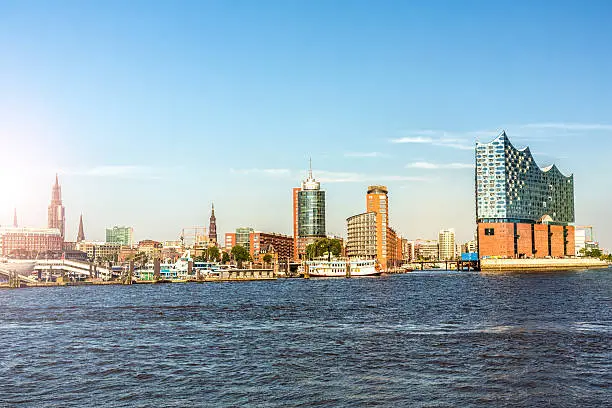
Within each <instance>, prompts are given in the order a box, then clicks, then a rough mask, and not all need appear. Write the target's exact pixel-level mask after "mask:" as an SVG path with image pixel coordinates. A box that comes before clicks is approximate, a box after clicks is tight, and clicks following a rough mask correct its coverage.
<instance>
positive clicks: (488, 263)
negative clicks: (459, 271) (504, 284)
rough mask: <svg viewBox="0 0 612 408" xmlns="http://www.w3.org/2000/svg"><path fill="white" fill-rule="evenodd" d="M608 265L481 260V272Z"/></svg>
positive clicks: (571, 260) (592, 261) (578, 261)
mask: <svg viewBox="0 0 612 408" xmlns="http://www.w3.org/2000/svg"><path fill="white" fill-rule="evenodd" d="M608 266H609V265H608V263H607V262H605V261H600V260H599V259H592V258H564V259H481V260H480V269H481V271H482V272H489V273H492V272H507V271H518V272H521V271H524V272H532V271H547V270H551V271H552V270H569V269H593V268H608Z"/></svg>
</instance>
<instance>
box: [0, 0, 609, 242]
mask: <svg viewBox="0 0 612 408" xmlns="http://www.w3.org/2000/svg"><path fill="white" fill-rule="evenodd" d="M611 18H612V3H611V2H608V1H589V2H581V1H575V2H565V1H554V2H552V1H551V2H547V1H538V2H532V1H525V2H522V1H507V2H506V1H495V2H491V1H461V2H458V1H410V2H407V1H357V0H356V1H348V0H326V1H315V0H313V1H294V0H288V1H263V0H258V1H230V0H228V1H210V2H209V1H161V0H160V1H138V0H135V1H129V2H126V1H61V0H58V1H54V2H49V1H28V0H25V1H7V0H0V224H2V225H7V224H10V223H12V216H13V209H14V208H17V212H18V217H19V223H20V225H27V226H46V217H47V215H46V212H47V206H48V204H49V201H50V198H51V186H52V184H53V182H54V178H55V173H56V172H57V173H59V178H60V183H61V185H62V189H63V200H64V205H65V207H66V219H67V225H66V229H67V239H71V240H74V239H75V237H76V234H77V228H78V219H79V215H80V214H83V220H84V224H85V234H86V237H87V238H88V239H92V240H103V239H104V228H105V227H109V226H113V225H130V226H133V227H134V234H135V239H136V240H140V239H147V238H150V239H157V240H173V239H178V237H179V236H180V233H181V229H182V228H188V227H192V226H201V225H208V218H209V216H210V206H211V203H213V202H214V204H215V213H216V216H217V225H218V227H217V230H218V232H219V233H220V239H221V237H222V235H221V234H223V233H225V232H228V231H233V230H234V229H235V228H236V227H240V226H251V227H253V228H255V229H257V230H261V231H268V232H280V233H286V234H291V229H292V201H291V200H292V196H291V188H292V187H297V186H299V183H300V181H301V180H302V179H303V178H304V177H305V176H306V174H307V168H308V159H309V158H312V165H313V172H314V176H315V178H317V179H319V180H320V181H321V183H322V188H323V189H324V190H325V191H326V196H327V230H328V232H329V233H334V234H337V235H342V236H345V235H346V218H347V217H349V216H351V215H354V214H357V213H361V212H364V211H365V194H366V189H367V186H368V185H370V184H384V185H387V186H388V188H389V206H390V225H392V226H393V227H394V228H395V229H396V230H397V231H398V232H399V233H400V234H401V235H403V236H404V237H406V238H409V239H416V238H426V239H427V238H429V239H434V238H437V233H438V231H439V230H440V229H443V228H455V230H456V232H457V240H458V241H467V240H469V239H471V238H472V236H473V233H474V229H475V224H474V217H475V215H474V213H475V210H474V206H475V204H474V201H475V200H474V169H473V163H474V150H473V147H474V143H475V142H476V141H477V140H479V141H489V140H491V139H493V138H494V137H495V136H497V134H498V133H499V132H500V131H501V130H506V132H507V134H508V136H509V138H510V140H511V142H512V143H513V144H514V145H515V146H516V147H519V148H520V147H524V146H530V148H531V151H532V152H533V154H534V157H535V159H536V161H537V162H538V164H539V165H540V166H541V167H544V166H547V165H549V164H552V163H556V164H557V165H558V167H559V168H560V169H561V171H562V172H564V173H566V174H570V173H573V174H574V177H575V189H576V190H575V194H576V199H575V205H576V224H578V225H593V226H594V233H595V237H596V239H598V240H599V241H600V243H601V246H603V247H605V248H608V249H611V248H612V217H610V215H611V211H612V210H611V207H612V205H611V204H612V181H611V179H612V178H611V177H610V175H612V160H610V158H611V156H610V155H611V152H612V115H611V112H612V76H611V75H610V72H612V54H611V53H610V40H611V39H612V26H611V25H610V24H609V21H610V19H611Z"/></svg>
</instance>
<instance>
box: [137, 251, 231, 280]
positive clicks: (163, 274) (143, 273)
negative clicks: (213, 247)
mask: <svg viewBox="0 0 612 408" xmlns="http://www.w3.org/2000/svg"><path fill="white" fill-rule="evenodd" d="M190 263H191V265H192V268H191V271H190V270H189V264H190ZM219 269H220V268H219V264H218V263H216V262H193V258H192V257H191V254H190V252H189V250H187V251H186V252H185V253H184V254H183V256H181V257H180V258H179V259H178V260H177V261H176V262H175V263H170V262H165V263H160V265H159V279H162V280H169V281H176V280H187V279H193V278H197V277H205V276H209V275H213V276H216V275H218V274H219ZM134 274H135V275H136V277H137V278H139V279H142V280H154V275H155V266H154V264H153V263H149V264H147V265H146V266H145V267H144V268H140V269H137V270H135V271H134Z"/></svg>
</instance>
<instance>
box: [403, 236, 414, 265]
mask: <svg viewBox="0 0 612 408" xmlns="http://www.w3.org/2000/svg"><path fill="white" fill-rule="evenodd" d="M402 260H404V261H407V262H409V261H412V260H414V241H408V240H407V239H403V238H402Z"/></svg>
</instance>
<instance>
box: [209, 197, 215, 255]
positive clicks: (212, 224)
mask: <svg viewBox="0 0 612 408" xmlns="http://www.w3.org/2000/svg"><path fill="white" fill-rule="evenodd" d="M208 239H209V242H210V243H211V244H212V245H214V246H217V217H215V205H214V204H213V205H212V211H211V214H210V223H209V225H208Z"/></svg>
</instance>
